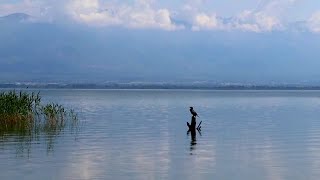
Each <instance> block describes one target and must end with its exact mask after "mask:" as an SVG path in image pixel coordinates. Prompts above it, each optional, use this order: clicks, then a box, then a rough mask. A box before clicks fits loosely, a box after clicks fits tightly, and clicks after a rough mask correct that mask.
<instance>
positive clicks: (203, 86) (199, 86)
mask: <svg viewBox="0 0 320 180" xmlns="http://www.w3.org/2000/svg"><path fill="white" fill-rule="evenodd" d="M0 88H11V89H20V88H21V89H23V88H33V89H196V90H320V85H308V84H306V85H304V84H275V85H256V84H238V83H222V84H217V83H202V82H199V83H165V82H164V83H162V82H160V83H143V82H130V83H114V82H108V83H101V84H95V83H33V82H25V83H0Z"/></svg>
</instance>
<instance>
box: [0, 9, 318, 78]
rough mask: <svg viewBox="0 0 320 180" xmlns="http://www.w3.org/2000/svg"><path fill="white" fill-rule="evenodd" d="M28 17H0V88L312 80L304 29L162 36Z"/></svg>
mask: <svg viewBox="0 0 320 180" xmlns="http://www.w3.org/2000/svg"><path fill="white" fill-rule="evenodd" d="M30 19H32V17H31V16H29V15H27V14H21V13H17V14H12V15H8V16H5V17H1V18H0V27H1V31H0V83H3V82H16V81H20V82H21V81H28V82H29V81H35V82H105V81H117V82H118V81H119V82H131V81H138V82H177V81H178V82H194V81H210V82H220V83H223V82H241V83H263V84H267V83H274V82H276V83H283V82H285V83H300V82H303V83H307V84H308V83H310V84H312V83H318V82H319V77H320V71H319V67H320V61H319V59H320V51H319V47H320V36H319V35H317V34H312V33H309V32H300V31H299V32H290V31H283V32H282V31H279V32H266V33H251V32H239V31H223V32H222V31H201V32H192V31H190V30H182V31H174V32H168V31H160V30H132V29H122V28H116V27H102V28H92V27H86V26H81V25H75V24H59V23H57V24H53V23H45V22H37V21H30ZM25 22H28V23H25ZM299 25H300V26H301V23H299Z"/></svg>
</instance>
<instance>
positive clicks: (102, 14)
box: [0, 0, 320, 32]
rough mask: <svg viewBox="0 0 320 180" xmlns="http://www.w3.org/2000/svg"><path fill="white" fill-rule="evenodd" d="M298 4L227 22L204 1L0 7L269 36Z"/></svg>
mask: <svg viewBox="0 0 320 180" xmlns="http://www.w3.org/2000/svg"><path fill="white" fill-rule="evenodd" d="M297 1H298V0H261V1H260V5H259V6H258V7H257V8H256V9H250V10H243V11H242V12H241V13H239V14H235V15H233V16H231V17H229V18H224V17H221V16H219V14H217V13H216V12H215V11H211V10H210V8H208V7H205V6H206V4H208V2H209V1H204V0H187V1H186V3H185V4H181V6H180V8H178V9H170V7H167V6H158V5H159V3H158V2H157V1H155V0H131V1H119V0H63V1H62V0H61V1H60V0H59V1H57V0H46V1H43V0H20V1H16V2H15V3H8V1H7V3H0V16H3V15H7V14H10V13H16V12H22V13H27V14H30V15H32V16H34V17H35V18H38V19H40V20H47V21H54V20H56V21H62V20H65V19H69V20H72V21H76V22H78V23H82V24H86V25H89V26H120V27H126V28H136V29H145V28H149V29H150V28H151V29H162V30H169V31H173V30H180V29H184V28H186V27H190V29H191V30H194V31H201V30H222V31H225V30H227V31H234V30H240V31H250V32H270V31H277V30H284V29H285V28H286V24H288V23H287V22H286V14H287V13H286V12H287V10H288V9H290V8H291V7H292V5H294V3H295V2H297ZM205 2H207V3H205ZM319 14H320V12H317V13H314V14H313V15H312V16H311V17H310V18H309V19H308V20H307V26H308V28H309V29H310V31H313V32H320V15H319ZM289 19H290V18H289ZM179 23H180V24H179Z"/></svg>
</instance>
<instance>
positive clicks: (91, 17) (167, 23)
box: [66, 0, 183, 30]
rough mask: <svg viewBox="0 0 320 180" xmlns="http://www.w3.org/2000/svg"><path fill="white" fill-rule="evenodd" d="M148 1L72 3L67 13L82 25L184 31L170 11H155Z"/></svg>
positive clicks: (86, 1)
mask: <svg viewBox="0 0 320 180" xmlns="http://www.w3.org/2000/svg"><path fill="white" fill-rule="evenodd" d="M151 5H152V3H151V2H150V1H147V0H139V1H135V3H134V5H133V6H130V5H128V4H111V3H105V4H103V3H100V2H99V1H98V0H77V1H70V2H69V4H68V5H67V8H66V9H67V11H68V13H69V14H70V15H71V16H72V18H73V19H75V20H76V21H78V22H80V23H85V24H88V25H96V26H110V25H119V26H125V27H130V28H160V29H164V30H177V29H182V28H183V27H182V26H178V25H176V24H174V23H173V22H172V20H171V12H170V11H169V10H168V9H155V8H153V7H152V6H151Z"/></svg>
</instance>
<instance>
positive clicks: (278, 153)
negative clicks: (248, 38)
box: [0, 90, 320, 180]
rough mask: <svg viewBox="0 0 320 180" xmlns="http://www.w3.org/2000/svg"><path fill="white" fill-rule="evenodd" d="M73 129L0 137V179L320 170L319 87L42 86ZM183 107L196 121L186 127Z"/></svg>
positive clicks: (299, 175)
mask: <svg viewBox="0 0 320 180" xmlns="http://www.w3.org/2000/svg"><path fill="white" fill-rule="evenodd" d="M41 94H42V96H43V100H44V101H48V102H57V103H61V104H63V105H65V106H67V107H73V108H74V109H75V110H76V111H77V112H79V118H80V119H81V120H82V125H81V128H80V131H79V132H73V133H70V132H68V130H66V131H65V132H63V133H61V134H59V135H56V136H55V137H50V136H44V137H41V138H37V139H33V140H31V141H30V140H28V138H25V137H21V136H14V135H7V136H4V137H0V179H1V180H6V179H10V180H11V179H19V180H20V179H30V180H31V179H32V180H34V179H139V180H140V179H237V180H256V179H259V180H264V179H270V180H281V179H290V180H294V179H297V180H301V179H315V180H316V179H318V178H319V177H320V171H319V169H320V118H319V117H320V91H192V90H41ZM189 106H194V107H195V110H196V111H197V112H198V114H199V116H200V117H199V118H198V119H197V122H200V121H202V131H201V134H200V133H198V132H197V134H196V141H192V139H191V135H188V134H187V126H186V122H187V121H190V118H191V117H190V113H189Z"/></svg>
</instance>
